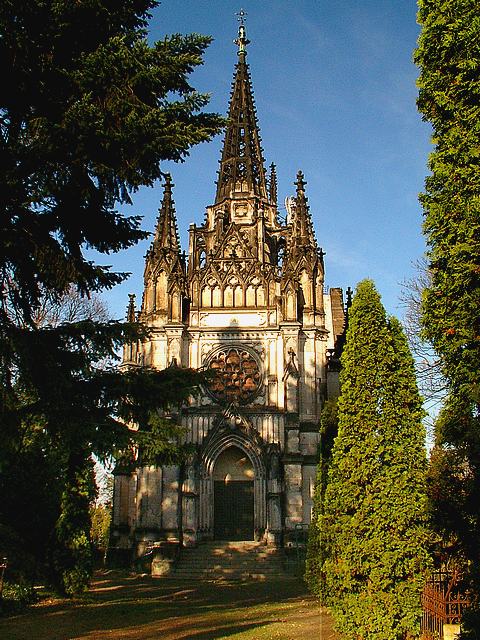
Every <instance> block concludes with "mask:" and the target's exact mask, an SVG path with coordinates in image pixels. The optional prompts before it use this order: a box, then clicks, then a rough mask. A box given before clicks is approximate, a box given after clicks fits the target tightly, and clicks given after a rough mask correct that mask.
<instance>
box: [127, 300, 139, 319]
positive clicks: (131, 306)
mask: <svg viewBox="0 0 480 640" xmlns="http://www.w3.org/2000/svg"><path fill="white" fill-rule="evenodd" d="M136 317H137V314H136V310H135V294H134V293H129V294H128V306H127V322H135V320H136Z"/></svg>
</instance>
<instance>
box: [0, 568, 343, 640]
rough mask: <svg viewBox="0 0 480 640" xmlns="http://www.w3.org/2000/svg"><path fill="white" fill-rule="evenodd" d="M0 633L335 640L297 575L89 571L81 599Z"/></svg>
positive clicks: (116, 639)
mask: <svg viewBox="0 0 480 640" xmlns="http://www.w3.org/2000/svg"><path fill="white" fill-rule="evenodd" d="M0 638H1V639H2V640H87V639H88V640H97V639H98V640H104V639H107V638H108V639H109V640H154V639H155V640H187V639H189V640H214V639H216V640H221V639H222V638H229V639H230V640H267V639H268V640H300V639H301V640H337V636H336V635H335V634H334V633H333V631H332V627H331V620H330V618H329V617H328V616H327V615H326V614H325V612H322V609H321V608H320V607H319V606H318V603H317V602H316V600H315V599H314V598H312V597H311V596H310V595H308V593H307V592H306V590H305V587H304V585H303V584H302V582H300V581H299V580H296V579H283V580H279V581H270V582H263V583H262V582H254V583H248V584H234V585H229V584H212V583H201V582H185V581H182V582H180V581H178V580H174V579H171V578H164V579H162V578H160V579H152V578H150V577H149V576H130V575H126V574H121V573H118V572H102V573H99V574H97V575H96V577H95V580H94V581H93V583H92V587H91V589H90V591H89V592H88V594H86V595H85V597H83V598H79V599H75V600H46V601H43V602H41V603H39V604H37V605H35V606H33V607H31V608H30V609H29V610H28V611H27V612H26V613H23V614H21V615H17V616H14V617H12V618H8V619H2V620H0Z"/></svg>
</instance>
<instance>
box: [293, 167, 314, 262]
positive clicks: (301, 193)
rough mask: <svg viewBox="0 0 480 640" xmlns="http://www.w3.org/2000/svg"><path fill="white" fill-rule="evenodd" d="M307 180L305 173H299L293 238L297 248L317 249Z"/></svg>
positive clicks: (296, 183)
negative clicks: (306, 193)
mask: <svg viewBox="0 0 480 640" xmlns="http://www.w3.org/2000/svg"><path fill="white" fill-rule="evenodd" d="M306 184H307V183H306V182H305V179H304V176H303V173H302V172H301V171H299V172H298V173H297V181H296V182H295V185H296V187H297V195H296V197H295V215H294V217H293V229H292V239H293V244H294V246H295V247H297V248H300V247H302V248H311V249H316V247H317V241H316V240H315V233H314V231H313V224H312V218H311V216H310V208H309V206H308V198H307V197H306V195H305V185H306Z"/></svg>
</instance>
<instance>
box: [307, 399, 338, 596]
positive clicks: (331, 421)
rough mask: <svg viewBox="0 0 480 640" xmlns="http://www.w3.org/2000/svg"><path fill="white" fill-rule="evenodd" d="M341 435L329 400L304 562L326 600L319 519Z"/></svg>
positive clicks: (310, 584) (312, 583)
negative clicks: (337, 441)
mask: <svg viewBox="0 0 480 640" xmlns="http://www.w3.org/2000/svg"><path fill="white" fill-rule="evenodd" d="M337 434H338V413H337V399H336V398H334V399H331V400H327V402H326V403H325V405H324V407H323V409H322V415H321V418H320V444H319V447H318V449H319V451H318V453H319V462H318V466H317V477H316V480H315V493H314V496H313V510H312V519H311V521H310V526H309V528H308V543H307V557H306V563H305V580H306V582H307V585H308V587H309V589H310V591H312V593H314V594H315V595H317V596H318V597H319V598H320V599H321V600H322V601H325V600H326V599H327V594H325V593H324V589H323V588H324V586H325V580H324V576H322V565H323V562H324V560H325V558H324V555H323V552H324V549H323V545H322V529H321V524H320V519H321V516H322V513H323V504H324V498H325V490H326V488H327V478H328V470H329V468H330V464H331V461H332V451H333V444H334V442H335V438H336V437H337Z"/></svg>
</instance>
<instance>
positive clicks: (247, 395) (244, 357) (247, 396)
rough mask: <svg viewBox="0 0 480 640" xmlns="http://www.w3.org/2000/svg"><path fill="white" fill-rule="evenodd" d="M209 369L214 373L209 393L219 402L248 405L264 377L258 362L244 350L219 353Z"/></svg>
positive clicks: (230, 349) (233, 349)
mask: <svg viewBox="0 0 480 640" xmlns="http://www.w3.org/2000/svg"><path fill="white" fill-rule="evenodd" d="M209 368H210V369H211V370H213V372H214V377H213V378H212V380H211V381H210V383H209V391H210V393H211V395H212V396H213V397H214V399H215V400H216V401H217V402H227V403H229V402H235V403H237V404H246V403H247V402H249V401H250V400H251V399H252V398H253V396H254V395H255V394H256V393H257V391H258V389H259V387H260V384H261V378H262V376H261V373H260V368H259V366H258V362H257V361H256V360H255V358H254V357H253V356H252V354H251V353H249V352H248V351H245V350H244V349H237V348H229V349H222V350H221V351H217V352H216V353H215V356H214V357H213V358H212V360H210V363H209Z"/></svg>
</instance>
